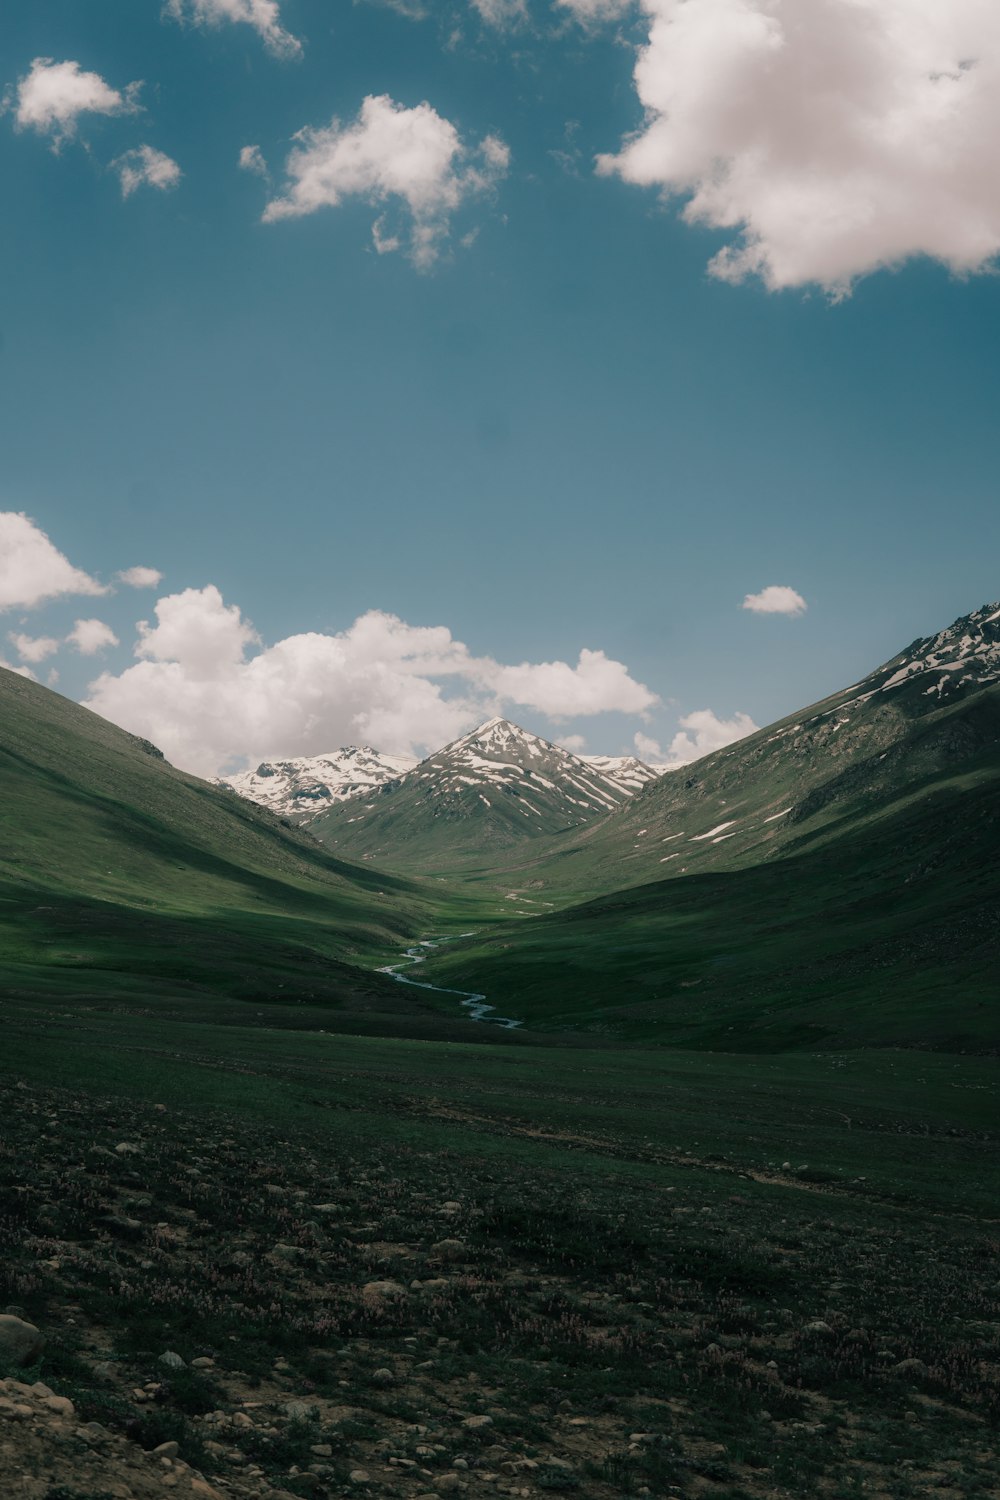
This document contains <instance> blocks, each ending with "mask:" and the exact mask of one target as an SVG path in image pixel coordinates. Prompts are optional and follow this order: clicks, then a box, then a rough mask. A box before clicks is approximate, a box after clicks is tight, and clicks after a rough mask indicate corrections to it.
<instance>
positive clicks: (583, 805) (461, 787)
mask: <svg viewBox="0 0 1000 1500" xmlns="http://www.w3.org/2000/svg"><path fill="white" fill-rule="evenodd" d="M655 774H656V773H655V772H654V771H652V770H651V768H649V767H646V766H643V765H642V763H641V762H640V761H636V760H634V759H632V758H631V757H629V758H626V759H623V760H614V759H611V758H603V757H597V758H595V759H594V760H585V759H583V758H581V757H580V756H578V755H574V754H572V753H571V752H570V751H569V750H564V749H562V748H561V747H560V746H558V745H553V744H550V743H549V741H548V740H543V739H541V738H540V737H539V736H538V735H535V734H529V733H528V731H527V730H525V729H521V728H520V727H519V726H518V725H516V724H511V723H510V722H509V721H508V720H507V719H490V720H489V721H488V722H487V723H485V724H481V725H480V726H479V728H478V729H474V730H472V732H471V733H470V734H466V735H463V736H462V738H461V739H458V740H455V741H454V742H453V743H452V744H450V745H446V746H445V747H444V749H443V750H439V751H438V752H437V753H436V754H435V755H431V756H428V758H427V759H426V760H423V761H421V762H420V764H419V765H417V766H415V767H414V769H413V770H412V771H408V772H407V773H406V774H405V775H404V776H401V777H399V778H398V779H397V780H395V781H389V782H385V783H384V784H383V785H382V786H380V787H378V788H376V790H375V792H374V793H373V795H372V796H371V797H370V798H367V797H366V798H364V799H357V800H354V801H352V802H350V803H347V804H341V805H340V806H338V807H335V808H331V809H329V810H328V811H326V812H324V813H322V814H321V815H320V816H318V817H317V818H315V819H314V820H313V821H312V822H311V824H310V829H311V831H312V832H313V833H314V834H315V835H316V837H317V838H319V839H321V840H322V841H323V842H324V843H325V844H327V845H329V846H330V847H331V848H335V849H336V850H337V852H338V853H340V854H343V855H345V856H346V857H347V858H351V859H359V858H360V859H365V860H373V861H375V863H377V864H380V865H383V866H384V867H386V868H389V869H394V868H400V869H404V868H417V869H421V870H438V869H444V868H446V869H449V870H450V869H459V868H467V867H469V866H470V865H473V866H476V867H483V868H489V867H490V865H491V863H492V862H495V861H496V860H497V859H498V858H499V859H501V860H502V858H503V857H504V855H505V854H507V853H509V852H511V851H515V852H516V851H518V850H521V849H522V848H524V847H526V846H528V845H531V844H532V843H534V842H536V841H539V840H542V839H546V838H550V837H552V836H553V835H555V834H560V833H564V832H565V831H566V830H574V829H579V828H582V827H585V826H587V825H588V824H590V823H592V822H594V821H595V819H599V818H603V817H605V816H606V815H607V814H608V813H609V812H612V811H614V810H615V809H617V808H618V807H620V806H621V805H622V803H623V802H626V801H627V800H628V799H629V798H630V797H631V796H632V793H633V791H634V789H635V787H636V786H638V785H642V784H643V782H644V781H645V780H648V779H649V778H651V777H654V776H655Z"/></svg>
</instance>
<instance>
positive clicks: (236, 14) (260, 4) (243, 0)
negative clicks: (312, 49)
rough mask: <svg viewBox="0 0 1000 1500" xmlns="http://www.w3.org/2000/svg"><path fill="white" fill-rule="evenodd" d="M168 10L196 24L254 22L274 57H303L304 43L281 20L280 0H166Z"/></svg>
mask: <svg viewBox="0 0 1000 1500" xmlns="http://www.w3.org/2000/svg"><path fill="white" fill-rule="evenodd" d="M165 10H166V14H167V15H168V16H172V17H173V19H174V20H175V21H185V20H190V21H191V22H192V23H193V24H194V25H195V26H222V25H224V24H225V23H226V22H227V21H237V22H242V23H244V24H245V25H247V26H252V27H253V29H254V31H256V33H257V35H258V36H259V37H260V38H261V40H262V41H263V43H264V45H265V46H266V47H267V49H268V51H269V52H272V53H273V54H274V56H275V57H301V56H302V43H301V42H300V41H299V39H298V37H294V36H292V34H291V32H290V31H286V30H285V28H284V27H283V26H282V24H281V7H280V5H279V4H278V0H166V6H165Z"/></svg>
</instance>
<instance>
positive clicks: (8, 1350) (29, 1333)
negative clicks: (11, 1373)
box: [0, 1313, 45, 1365]
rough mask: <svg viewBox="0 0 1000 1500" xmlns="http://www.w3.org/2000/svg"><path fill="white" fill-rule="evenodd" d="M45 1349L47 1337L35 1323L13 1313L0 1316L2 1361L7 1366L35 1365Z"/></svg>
mask: <svg viewBox="0 0 1000 1500" xmlns="http://www.w3.org/2000/svg"><path fill="white" fill-rule="evenodd" d="M44 1348H45V1336H44V1334H42V1333H40V1332H39V1331H38V1329H37V1328H36V1327H35V1325H34V1323H26V1322H25V1321H24V1319H23V1318H15V1317H14V1316H13V1314H11V1313H2V1314H0V1359H2V1360H3V1362H4V1363H5V1364H12V1365H33V1364H34V1363H35V1361H36V1360H37V1359H40V1358H41V1354H42V1351H43V1349H44Z"/></svg>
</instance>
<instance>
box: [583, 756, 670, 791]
mask: <svg viewBox="0 0 1000 1500" xmlns="http://www.w3.org/2000/svg"><path fill="white" fill-rule="evenodd" d="M579 758H580V760H582V761H583V763H584V765H585V766H593V768H594V770H595V771H601V772H603V773H604V775H606V776H610V777H611V778H612V780H614V781H616V782H617V783H618V785H619V786H621V787H624V788H625V790H626V791H629V792H638V791H639V790H640V789H641V788H642V787H644V786H646V785H647V784H648V783H649V782H651V781H657V780H658V779H659V778H660V776H661V775H662V774H663V771H662V769H661V770H658V771H657V770H654V768H653V767H652V766H647V764H646V762H645V761H644V760H639V758H638V756H635V755H581V756H580V757H579Z"/></svg>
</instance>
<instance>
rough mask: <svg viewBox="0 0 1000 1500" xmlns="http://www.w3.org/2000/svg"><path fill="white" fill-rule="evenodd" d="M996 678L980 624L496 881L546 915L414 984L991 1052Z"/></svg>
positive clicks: (691, 1033)
mask: <svg viewBox="0 0 1000 1500" xmlns="http://www.w3.org/2000/svg"><path fill="white" fill-rule="evenodd" d="M998 679H1000V608H998V607H997V606H995V605H990V606H986V607H984V608H983V609H980V610H977V611H975V613H974V614H972V615H970V616H967V617H965V618H964V619H962V620H959V621H957V622H956V624H955V625H953V626H951V627H950V628H949V629H948V630H946V631H942V632H941V633H940V634H939V635H937V636H934V637H930V638H928V639H926V640H921V641H916V642H914V643H913V645H912V646H910V647H909V648H907V650H906V651H905V652H903V653H901V654H900V656H898V657H896V658H894V659H893V660H892V661H891V662H888V663H886V665H885V666H884V667H880V668H879V669H878V670H877V671H876V672H874V673H872V674H871V676H870V677H868V678H866V679H865V681H864V682H862V683H859V684H856V685H855V686H854V687H852V688H849V689H847V690H845V691H844V692H843V693H839V694H837V695H835V696H834V697H833V698H830V699H827V700H826V701H825V702H823V703H820V704H817V705H815V706H814V707H812V708H810V709H806V710H804V711H803V712H802V713H800V714H799V715H796V716H794V717H793V718H791V719H789V720H786V721H784V722H783V723H781V724H777V725H773V726H771V727H770V728H769V729H765V730H762V731H760V733H758V734H755V735H753V736H752V737H751V738H749V739H747V740H744V741H741V742H740V743H739V744H736V745H733V746H730V747H728V748H727V749H725V750H722V751H719V752H717V753H716V754H714V755H711V756H708V757H706V758H705V759H704V760H702V761H699V762H697V763H696V764H694V765H692V766H689V767H686V768H685V769H684V770H682V771H678V772H673V773H670V774H669V775H667V776H666V777H665V778H663V779H662V780H661V781H660V782H658V783H655V784H653V785H651V786H650V787H648V788H647V789H646V790H644V791H642V792H640V793H639V795H638V796H636V797H635V798H634V799H633V800H632V802H631V803H629V804H627V805H626V806H625V807H624V808H623V809H622V810H621V812H619V813H617V814H615V815H614V816H612V817H610V818H608V819H606V820H604V821H603V822H602V823H601V824H600V825H597V826H595V827H593V828H591V829H588V830H585V831H584V832H583V833H582V834H580V835H577V836H575V837H574V838H573V839H571V840H569V839H565V840H562V841H561V842H560V843H557V844H556V843H554V844H550V845H549V846H548V847H547V848H546V850H545V851H544V853H542V854H541V855H540V856H539V857H537V858H535V859H534V860H532V861H531V862H530V863H529V862H527V861H524V862H522V865H521V867H520V868H519V869H518V870H517V871H516V872H515V871H513V870H512V869H511V868H508V869H507V871H506V872H505V876H506V878H507V879H508V880H510V881H511V882H512V883H517V884H518V886H519V889H521V890H522V891H525V892H528V893H529V894H530V896H531V897H532V898H533V899H535V900H537V901H540V900H541V899H542V898H544V897H548V898H549V899H551V900H557V901H559V902H561V903H563V904H564V905H565V907H566V909H565V910H563V911H562V912H561V913H560V914H558V915H553V916H539V917H537V918H536V919H534V920H532V921H527V922H525V921H522V923H521V924H520V925H519V926H518V927H517V928H516V929H513V930H511V929H509V928H508V929H506V930H503V931H498V932H497V934H496V935H493V936H491V935H489V934H485V933H484V934H483V935H482V936H481V937H480V938H478V939H476V940H474V941H473V942H471V943H468V944H463V945H462V946H461V947H458V948H455V949H451V950H445V951H444V952H443V953H442V954H441V955H440V956H438V957H435V958H434V960H433V961H432V962H431V963H430V964H429V965H428V970H427V974H428V977H429V978H431V979H433V980H435V982H437V983H442V984H453V985H457V986H460V987H463V988H467V989H470V990H476V991H482V992H485V993H486V995H487V997H488V999H489V1000H490V1001H491V1002H492V1003H495V1004H496V1005H497V1006H498V1007H499V1008H500V1010H501V1011H502V1012H503V1013H504V1014H506V1015H511V1016H519V1017H521V1018H523V1019H524V1020H525V1021H526V1022H527V1023H528V1024H542V1025H550V1026H554V1027H566V1026H572V1027H578V1028H583V1029H585V1030H596V1031H605V1032H610V1033H612V1034H615V1035H619V1036H624V1037H632V1038H637V1037H642V1038H649V1039H656V1040H660V1041H664V1042H672V1043H675V1044H681V1045H687V1046H714V1047H727V1048H728V1047H731V1048H736V1049H740V1048H747V1047H749V1048H757V1047H759V1048H771V1047H783V1046H803V1045H804V1046H813V1045H815V1046H821V1045H822V1046H830V1045H834V1046H839V1045H842V1044H848V1045H855V1044H859V1043H874V1042H879V1043H899V1044H904V1045H922V1046H933V1047H942V1048H962V1047H970V1048H975V1049H980V1048H992V1047H996V1046H997V1045H998V1043H1000V1026H998V1016H1000V681H998ZM612 892H613V894H611V893H612ZM595 893H603V894H601V895H599V897H598V899H596V900H589V901H584V902H582V904H571V903H573V900H574V896H575V898H576V902H577V903H580V902H581V898H582V897H587V896H593V895H594V894H595Z"/></svg>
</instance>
